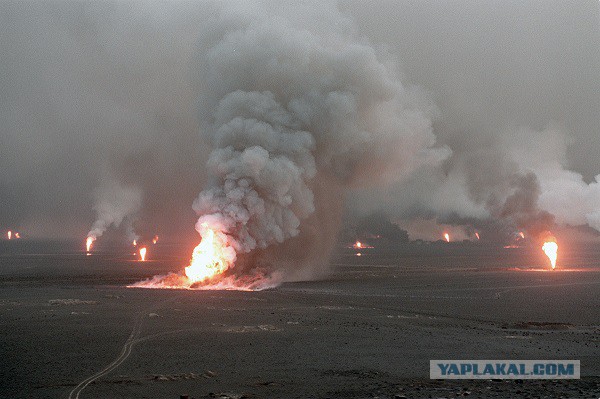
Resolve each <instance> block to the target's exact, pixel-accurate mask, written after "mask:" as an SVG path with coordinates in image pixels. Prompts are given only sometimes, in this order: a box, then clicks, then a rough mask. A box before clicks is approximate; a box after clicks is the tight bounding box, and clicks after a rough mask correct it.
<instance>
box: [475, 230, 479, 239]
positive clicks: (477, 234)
mask: <svg viewBox="0 0 600 399" xmlns="http://www.w3.org/2000/svg"><path fill="white" fill-rule="evenodd" d="M475 237H477V239H478V240H479V233H477V232H476V233H475Z"/></svg>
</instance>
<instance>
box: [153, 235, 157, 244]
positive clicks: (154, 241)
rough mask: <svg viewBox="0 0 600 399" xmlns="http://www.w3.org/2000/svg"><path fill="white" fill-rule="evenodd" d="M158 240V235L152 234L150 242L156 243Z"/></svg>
mask: <svg viewBox="0 0 600 399" xmlns="http://www.w3.org/2000/svg"><path fill="white" fill-rule="evenodd" d="M157 242H158V236H154V238H153V239H152V244H156V243H157Z"/></svg>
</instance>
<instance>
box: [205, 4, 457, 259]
mask: <svg viewBox="0 0 600 399" xmlns="http://www.w3.org/2000/svg"><path fill="white" fill-rule="evenodd" d="M230 5H231V3H227V5H226V6H225V7H224V9H223V10H222V14H221V16H220V18H219V19H218V20H217V21H215V22H214V25H213V26H209V27H208V28H207V30H206V32H205V36H203V38H202V40H201V49H200V54H199V59H200V60H202V65H200V68H199V70H200V71H201V74H202V76H201V82H202V87H201V97H200V109H201V115H200V116H201V118H200V119H201V123H202V124H203V132H204V133H205V134H206V135H207V136H208V138H209V140H210V142H211V144H212V145H213V147H214V150H213V151H212V153H211V155H210V159H209V161H208V168H209V172H210V173H211V175H212V183H211V184H210V186H209V187H208V188H207V189H205V190H204V191H202V192H201V193H200V195H199V196H198V198H197V199H196V200H195V201H194V204H193V209H194V210H195V211H196V212H197V214H198V215H199V216H200V217H199V219H198V223H197V225H196V228H197V230H198V231H199V232H200V233H201V234H202V230H203V229H205V228H206V227H208V228H211V229H213V230H216V231H217V234H219V235H221V236H224V237H225V241H226V242H227V243H228V245H229V246H230V247H231V248H233V249H234V250H235V252H237V253H238V254H239V253H247V252H250V251H252V250H254V249H257V248H266V247H268V246H270V245H272V244H275V243H282V242H284V241H286V240H288V239H289V238H291V237H295V236H297V235H298V234H299V233H300V231H301V228H302V220H303V219H305V218H307V217H308V216H309V215H311V214H312V213H313V212H314V211H315V207H318V206H319V205H320V204H318V203H315V196H314V195H313V191H312V189H311V185H312V179H314V178H315V176H318V175H319V174H320V173H324V174H327V175H332V176H334V177H335V179H336V180H337V182H338V184H341V185H342V186H350V185H353V186H357V185H358V186H360V185H364V184H380V183H381V182H389V181H397V180H399V179H402V178H403V177H406V176H408V175H410V174H411V173H412V172H413V171H414V170H415V169H417V168H418V167H420V166H422V165H425V164H428V165H435V164H437V163H439V162H440V161H442V160H443V159H445V158H447V156H448V155H449V153H450V151H449V150H448V149H447V148H433V146H434V144H435V136H434V134H433V132H432V127H431V124H432V122H431V117H432V113H433V112H434V107H433V106H432V105H431V104H430V103H428V102H426V101H423V99H422V98H423V96H421V95H420V94H419V92H418V90H416V89H415V88H407V87H406V86H404V85H403V84H402V82H401V81H400V79H399V78H398V76H397V74H396V70H395V66H394V64H393V63H392V62H390V61H387V60H386V61H385V62H384V61H381V60H380V59H378V56H377V53H376V51H375V50H374V48H373V47H371V46H370V45H369V44H368V43H367V42H365V41H364V40H361V39H360V38H358V37H357V35H356V34H355V33H354V31H353V25H352V23H351V21H350V20H348V19H347V18H346V17H344V16H343V15H342V14H341V13H340V12H339V11H338V10H337V8H336V6H335V4H333V3H327V4H322V3H321V2H318V3H317V2H315V3H310V4H306V3H303V4H302V5H300V6H291V5H290V3H286V5H285V6H282V5H279V4H278V3H273V4H270V5H269V6H268V7H260V6H257V7H256V9H250V10H249V9H247V8H246V6H245V5H243V4H238V5H236V7H235V9H231V8H228V6H230ZM328 201H332V202H333V203H335V204H337V205H336V206H337V207H341V206H342V204H341V201H342V199H341V198H339V197H335V198H328Z"/></svg>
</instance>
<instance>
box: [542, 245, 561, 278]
mask: <svg viewBox="0 0 600 399" xmlns="http://www.w3.org/2000/svg"><path fill="white" fill-rule="evenodd" d="M542 250H543V251H544V253H545V254H546V256H547V257H548V259H550V265H551V266H552V270H554V268H555V267H556V259H557V258H558V244H557V243H556V239H555V238H554V237H551V238H549V239H547V241H546V242H544V245H542Z"/></svg>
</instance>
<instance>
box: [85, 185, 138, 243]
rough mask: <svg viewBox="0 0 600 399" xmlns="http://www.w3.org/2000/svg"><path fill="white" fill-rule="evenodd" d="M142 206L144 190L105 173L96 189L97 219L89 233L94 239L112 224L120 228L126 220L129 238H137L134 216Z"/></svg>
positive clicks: (95, 208)
mask: <svg viewBox="0 0 600 399" xmlns="http://www.w3.org/2000/svg"><path fill="white" fill-rule="evenodd" d="M141 206H142V191H141V190H140V189H139V188H138V187H134V186H129V185H125V184H123V183H121V182H120V181H118V180H117V179H115V178H114V177H112V176H109V175H107V174H104V175H103V177H102V180H101V182H100V185H99V186H98V188H96V191H95V203H94V210H95V211H96V215H97V217H96V221H95V222H94V224H93V225H92V228H91V229H90V231H89V233H88V237H92V238H93V239H94V240H95V239H97V238H98V237H100V236H101V235H102V234H104V232H105V231H106V229H108V228H109V227H110V226H113V227H115V228H118V227H119V226H120V225H121V223H122V222H123V221H124V220H126V223H127V226H126V227H127V234H128V240H133V239H135V238H136V235H135V232H134V231H133V225H132V222H133V218H134V217H135V214H136V213H137V212H139V210H140V208H141Z"/></svg>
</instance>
